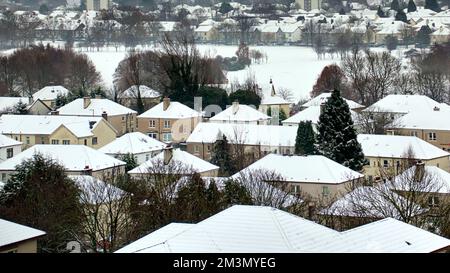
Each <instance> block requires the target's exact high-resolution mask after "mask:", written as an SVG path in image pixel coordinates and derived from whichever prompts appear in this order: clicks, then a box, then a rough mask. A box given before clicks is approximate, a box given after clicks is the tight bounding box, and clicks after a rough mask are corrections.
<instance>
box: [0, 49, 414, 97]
mask: <svg viewBox="0 0 450 273" xmlns="http://www.w3.org/2000/svg"><path fill="white" fill-rule="evenodd" d="M250 48H251V49H253V48H254V49H258V50H260V51H262V52H264V53H266V54H267V56H268V61H267V63H261V64H253V65H251V66H250V67H249V68H247V69H245V70H240V71H233V72H228V73H227V78H228V81H229V83H230V84H233V83H236V82H241V83H242V82H244V81H245V79H246V78H247V77H249V76H254V77H255V78H256V81H257V82H258V84H259V85H260V86H261V87H262V89H263V92H264V94H268V93H269V92H270V85H269V81H270V79H271V78H272V80H273V82H274V85H275V88H276V89H278V88H286V89H289V90H291V91H292V93H293V95H294V99H295V101H298V100H299V99H305V98H308V97H309V92H310V91H311V90H312V87H313V85H314V83H315V81H316V79H317V77H318V75H319V73H320V72H321V71H322V69H323V67H325V66H326V65H329V64H332V63H337V64H339V62H340V59H339V58H334V59H332V58H331V57H329V56H328V55H327V56H326V57H325V58H324V59H322V60H318V59H317V55H316V54H315V53H314V51H313V50H312V48H309V47H298V46H258V47H250ZM199 49H200V50H201V52H203V53H208V55H210V56H216V55H222V56H223V57H231V56H233V55H234V54H235V52H236V50H237V46H226V45H199ZM375 50H377V51H381V50H384V48H376V49H375ZM404 50H405V49H403V48H402V49H399V50H397V51H393V52H392V54H393V55H394V56H396V57H399V56H400V55H401V53H402V52H403V51H404ZM76 51H78V52H81V53H84V54H86V55H87V56H89V58H90V59H91V60H92V62H93V63H94V64H95V66H96V67H97V70H98V71H99V72H100V74H101V76H102V78H103V82H104V84H105V86H106V87H107V88H110V87H112V84H113V78H114V71H115V69H116V67H117V65H118V64H119V62H120V61H121V60H122V59H124V57H125V56H126V54H127V52H126V50H125V49H124V48H119V49H118V50H117V51H116V49H115V48H113V47H109V48H106V47H105V48H102V49H100V51H97V50H96V49H94V50H91V51H87V50H86V49H83V48H76ZM11 52H13V51H12V50H8V51H7V52H3V53H7V54H10V53H11Z"/></svg>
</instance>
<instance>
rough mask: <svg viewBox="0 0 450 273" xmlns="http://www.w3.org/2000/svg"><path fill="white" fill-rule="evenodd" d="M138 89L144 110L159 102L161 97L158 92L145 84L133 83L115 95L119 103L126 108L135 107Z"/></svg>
mask: <svg viewBox="0 0 450 273" xmlns="http://www.w3.org/2000/svg"><path fill="white" fill-rule="evenodd" d="M138 90H139V92H140V93H141V94H140V95H141V99H142V103H143V105H144V110H147V109H149V108H151V107H153V106H155V105H156V104H158V103H159V101H160V99H161V94H160V92H158V91H156V90H153V89H151V88H150V87H148V86H145V85H139V86H137V85H133V86H130V87H129V88H128V89H127V90H125V91H123V92H121V93H120V94H119V95H118V96H117V98H118V100H119V102H120V104H122V105H125V106H126V107H128V108H131V107H136V102H137V98H138Z"/></svg>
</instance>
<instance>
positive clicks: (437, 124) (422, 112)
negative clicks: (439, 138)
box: [387, 104, 450, 131]
mask: <svg viewBox="0 0 450 273" xmlns="http://www.w3.org/2000/svg"><path fill="white" fill-rule="evenodd" d="M442 106H444V107H438V108H436V109H439V110H438V111H433V109H416V110H415V111H414V112H410V113H408V114H406V115H404V116H401V117H399V118H397V120H396V121H395V125H394V126H393V127H395V128H405V129H419V130H445V131H447V130H450V119H449V115H450V109H448V108H450V107H449V106H448V105H446V104H442ZM387 127H389V126H387Z"/></svg>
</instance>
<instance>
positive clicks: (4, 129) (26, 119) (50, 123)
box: [0, 115, 102, 137]
mask: <svg viewBox="0 0 450 273" xmlns="http://www.w3.org/2000/svg"><path fill="white" fill-rule="evenodd" d="M101 120H102V118H101V117H69V116H60V115H2V116H1V117H0V132H1V133H3V134H25V135H49V134H52V133H53V132H54V131H55V130H56V129H58V128H59V127H61V126H64V127H66V128H67V129H68V130H69V131H71V132H72V133H73V134H74V135H75V136H77V137H88V136H92V135H94V134H93V133H92V130H93V129H95V127H96V126H97V125H98V124H99V122H100V121H101ZM91 126H92V129H91Z"/></svg>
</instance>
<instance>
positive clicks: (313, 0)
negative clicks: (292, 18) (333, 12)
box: [295, 0, 322, 11]
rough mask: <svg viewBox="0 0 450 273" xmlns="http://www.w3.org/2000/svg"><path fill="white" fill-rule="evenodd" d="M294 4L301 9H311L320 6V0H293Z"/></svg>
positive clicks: (319, 7) (318, 8)
mask: <svg viewBox="0 0 450 273" xmlns="http://www.w3.org/2000/svg"><path fill="white" fill-rule="evenodd" d="M295 5H296V6H297V7H298V8H299V9H302V10H306V11H311V10H313V9H317V10H320V9H321V8H322V0H295Z"/></svg>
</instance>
